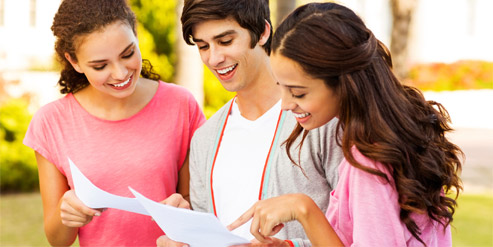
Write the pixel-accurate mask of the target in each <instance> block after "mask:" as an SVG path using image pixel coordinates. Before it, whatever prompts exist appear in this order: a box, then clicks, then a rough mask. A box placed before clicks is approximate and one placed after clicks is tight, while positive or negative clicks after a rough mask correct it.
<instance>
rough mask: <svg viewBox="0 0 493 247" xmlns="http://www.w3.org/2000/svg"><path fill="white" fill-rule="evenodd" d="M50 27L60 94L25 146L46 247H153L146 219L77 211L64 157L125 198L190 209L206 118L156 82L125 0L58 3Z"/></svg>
mask: <svg viewBox="0 0 493 247" xmlns="http://www.w3.org/2000/svg"><path fill="white" fill-rule="evenodd" d="M52 30H53V33H54V35H55V37H56V44H55V48H56V53H57V55H58V58H59V60H60V61H61V63H62V66H63V69H62V72H61V77H60V80H59V82H58V83H59V85H60V86H61V92H62V93H63V94H66V96H65V97H63V98H61V99H59V100H57V101H55V102H52V103H50V104H48V105H46V106H44V107H42V108H41V109H40V110H39V111H38V112H37V113H36V114H35V116H34V118H33V120H32V122H31V124H30V126H29V129H28V132H27V134H26V137H25V140H24V143H25V144H26V145H27V146H29V147H31V148H33V149H34V150H35V153H36V159H37V162H38V170H39V178H40V189H41V196H42V200H43V210H44V226H45V232H46V236H47V238H48V241H49V242H50V244H51V245H53V246H68V245H71V244H72V243H73V242H74V241H75V239H76V238H77V236H78V237H79V243H80V245H81V246H155V241H156V239H157V238H158V237H159V236H160V235H162V234H163V232H162V231H161V229H160V228H159V227H158V225H157V224H156V223H155V222H153V221H152V220H151V218H150V217H149V216H145V215H140V214H136V213H131V212H126V211H122V210H118V209H112V208H109V209H107V210H101V209H92V208H89V207H87V206H85V205H84V204H83V203H82V202H81V201H80V200H79V199H78V198H77V196H76V195H75V193H74V190H73V181H72V177H71V173H70V168H69V163H68V159H71V160H72V161H73V162H74V163H75V164H76V165H77V166H78V168H79V169H80V170H81V172H82V173H83V174H84V175H85V176H86V177H87V178H88V179H89V180H90V181H91V182H92V183H94V184H95V185H96V186H97V187H99V188H101V189H102V190H104V191H107V192H109V193H112V194H115V195H118V196H124V197H133V196H132V194H131V192H130V191H129V190H128V187H129V186H131V187H132V188H134V189H136V190H137V191H139V192H141V193H143V194H144V195H145V196H146V197H149V198H151V199H153V200H155V201H163V200H165V201H164V203H167V204H171V205H173V206H178V207H183V208H188V207H189V204H188V202H187V201H186V199H187V197H188V183H189V174H188V150H189V144H190V140H191V138H192V135H193V132H194V131H195V130H196V129H197V128H198V127H199V126H200V125H201V124H202V123H203V122H204V121H205V118H204V115H203V114H202V111H201V110H200V108H199V106H198V104H197V102H196V101H195V99H194V98H193V96H192V95H191V93H189V92H188V91H187V90H185V89H184V88H182V87H180V86H177V85H174V84H169V83H165V82H162V81H159V76H158V75H157V74H155V73H154V72H153V71H152V66H151V65H150V63H149V62H148V61H146V60H142V57H141V54H140V50H139V43H138V40H137V37H136V19H135V15H134V13H133V12H132V11H131V9H130V8H129V6H128V5H127V3H126V1H124V0H113V1H103V0H85V1H83V0H64V1H62V2H61V5H60V7H59V9H58V12H57V14H56V15H55V18H54V21H53V26H52ZM143 63H144V64H143ZM141 76H142V77H141Z"/></svg>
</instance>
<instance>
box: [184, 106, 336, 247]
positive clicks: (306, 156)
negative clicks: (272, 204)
mask: <svg viewBox="0 0 493 247" xmlns="http://www.w3.org/2000/svg"><path fill="white" fill-rule="evenodd" d="M230 104H231V101H229V102H228V103H227V104H226V105H224V106H223V107H222V108H221V109H219V110H218V111H217V112H216V113H215V114H214V115H213V116H212V117H211V118H210V119H209V120H208V121H207V122H206V123H204V125H202V126H201V127H200V128H199V129H197V130H196V131H195V134H194V136H193V138H192V143H191V148H190V199H191V202H192V207H193V209H194V210H197V211H202V212H209V213H214V209H213V206H212V199H211V188H210V185H211V184H210V174H211V167H212V161H213V158H214V154H215V150H216V146H217V142H218V137H219V135H220V133H221V130H222V127H223V124H224V119H225V117H226V114H227V113H228V109H229V106H230ZM336 125H337V119H334V120H332V121H330V122H329V123H327V124H326V125H324V126H322V127H320V128H317V129H315V130H311V131H310V132H309V134H308V136H307V137H306V139H305V141H304V143H303V147H302V150H301V166H302V167H303V170H304V172H305V174H306V177H305V175H304V174H303V172H302V170H301V169H300V168H299V167H297V166H295V165H294V164H293V163H292V162H291V160H290V159H289V158H288V155H287V152H286V145H283V142H284V141H285V140H286V139H287V138H288V137H289V135H290V134H291V132H292V130H293V129H294V127H295V126H296V119H295V118H294V116H293V114H292V113H291V112H290V111H285V112H284V113H283V118H282V119H281V122H280V123H279V129H278V133H279V134H278V135H279V138H278V141H277V142H276V143H275V144H274V147H273V148H272V151H271V152H272V153H271V157H272V158H271V162H270V163H271V164H270V165H269V166H268V167H267V171H266V176H265V179H264V181H263V182H264V186H263V192H262V194H263V196H262V199H265V198H270V197H275V196H279V195H283V194H289V193H304V194H306V195H308V196H310V197H311V198H312V199H313V200H314V201H315V203H316V204H317V205H318V206H319V207H320V209H321V210H322V211H323V212H325V211H326V210H327V206H328V204H329V194H330V192H331V191H332V189H333V188H335V185H336V183H337V179H338V171H337V168H338V166H339V163H340V162H341V160H342V158H343V154H342V150H341V148H340V147H339V146H338V145H337V144H336V139H335V129H336ZM300 140H301V136H300V137H299V138H298V140H297V143H296V144H298V143H299V141H300ZM297 147H298V145H293V146H292V148H291V155H292V157H293V158H294V160H295V161H297V162H298V152H299V150H298V148H297ZM245 152H247V150H246V151H245ZM275 237H277V238H280V239H290V240H291V241H293V242H294V243H295V246H311V244H310V242H309V241H308V240H306V239H307V237H306V235H305V233H304V231H303V228H302V226H301V224H299V223H298V222H289V223H287V224H285V226H284V228H283V229H282V230H281V231H280V232H279V233H278V234H277V235H276V236H275Z"/></svg>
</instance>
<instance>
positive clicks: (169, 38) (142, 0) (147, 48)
mask: <svg viewBox="0 0 493 247" xmlns="http://www.w3.org/2000/svg"><path fill="white" fill-rule="evenodd" d="M130 4H131V6H132V10H133V11H134V12H135V14H136V16H137V20H138V22H139V24H138V28H137V34H138V36H139V42H140V44H139V47H140V49H141V51H142V57H143V58H145V59H149V60H150V61H151V63H152V65H153V66H154V68H155V70H156V72H157V73H159V74H160V75H161V76H162V79H163V80H164V81H172V79H173V77H174V69H173V65H174V64H175V62H176V54H175V40H176V35H175V25H176V24H175V22H176V21H175V19H176V12H175V7H176V1H169V0H167V1H152V0H131V1H130Z"/></svg>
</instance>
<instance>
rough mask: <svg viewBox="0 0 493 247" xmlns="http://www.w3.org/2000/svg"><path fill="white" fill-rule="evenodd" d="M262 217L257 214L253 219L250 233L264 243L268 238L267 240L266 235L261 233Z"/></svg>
mask: <svg viewBox="0 0 493 247" xmlns="http://www.w3.org/2000/svg"><path fill="white" fill-rule="evenodd" d="M260 221H261V220H260V219H259V216H258V215H255V216H254V217H253V219H252V223H251V225H250V233H251V234H252V235H253V236H254V237H255V238H256V239H258V241H260V242H262V243H264V242H265V241H266V240H265V237H264V235H262V234H261V233H260V230H261V225H260Z"/></svg>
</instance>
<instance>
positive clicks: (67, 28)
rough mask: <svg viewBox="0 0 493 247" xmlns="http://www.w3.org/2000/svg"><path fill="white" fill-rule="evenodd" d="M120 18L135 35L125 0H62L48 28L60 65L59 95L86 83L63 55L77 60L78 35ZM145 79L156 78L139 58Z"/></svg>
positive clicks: (83, 76)
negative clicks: (53, 37) (51, 32)
mask: <svg viewBox="0 0 493 247" xmlns="http://www.w3.org/2000/svg"><path fill="white" fill-rule="evenodd" d="M117 21H121V22H123V23H126V24H128V25H129V26H130V27H131V28H132V31H133V32H134V34H136V18H135V14H134V13H133V12H132V10H131V9H130V7H129V6H128V4H127V2H126V1H125V0H112V1H104V0H63V1H62V2H61V4H60V7H59V8H58V11H57V13H56V14H55V18H54V19H53V25H52V26H51V30H52V31H53V34H54V35H55V37H56V41H55V51H56V54H57V59H58V61H59V62H60V63H61V65H62V71H61V73H60V79H59V80H58V84H59V85H60V87H61V89H60V92H61V93H62V94H66V93H75V92H77V91H79V90H81V89H83V88H85V87H87V86H88V85H89V81H88V80H87V78H86V76H85V75H84V74H81V73H78V72H77V71H75V69H74V68H73V67H72V65H71V64H70V63H69V62H68V60H67V59H66V58H65V53H68V54H69V55H70V57H71V58H73V59H74V60H75V61H77V56H76V54H75V53H76V49H77V48H78V45H80V44H79V43H80V40H81V37H83V36H85V35H88V34H90V33H93V32H95V31H98V30H101V29H103V28H104V27H106V26H108V25H109V24H112V23H115V22H117ZM141 75H142V76H143V77H144V78H149V79H153V80H159V79H160V76H159V75H158V74H157V73H155V72H154V71H153V69H152V65H151V63H150V62H149V60H146V59H143V60H142V72H141Z"/></svg>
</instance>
